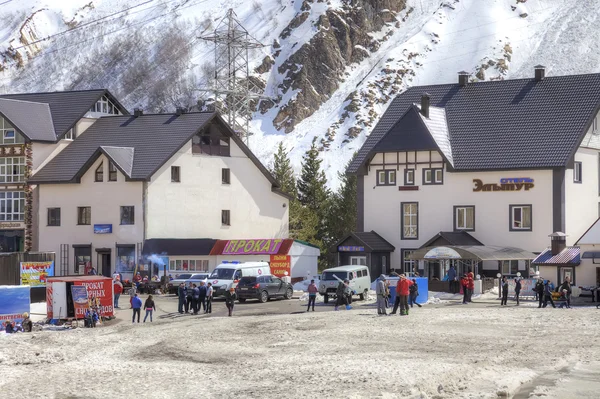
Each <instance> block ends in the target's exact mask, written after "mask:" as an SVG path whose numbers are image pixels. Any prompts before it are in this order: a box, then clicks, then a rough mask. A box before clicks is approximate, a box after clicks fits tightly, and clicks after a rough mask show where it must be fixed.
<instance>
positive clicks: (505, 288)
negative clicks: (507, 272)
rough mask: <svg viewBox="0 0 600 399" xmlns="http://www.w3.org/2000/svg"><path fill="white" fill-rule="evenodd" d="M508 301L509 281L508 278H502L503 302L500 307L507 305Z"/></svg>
mask: <svg viewBox="0 0 600 399" xmlns="http://www.w3.org/2000/svg"><path fill="white" fill-rule="evenodd" d="M507 301H508V279H507V278H506V276H504V277H502V300H501V301H500V306H503V305H506V304H507Z"/></svg>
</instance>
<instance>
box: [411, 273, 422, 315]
mask: <svg viewBox="0 0 600 399" xmlns="http://www.w3.org/2000/svg"><path fill="white" fill-rule="evenodd" d="M412 282H413V283H412V285H411V286H410V288H409V292H410V295H409V297H408V303H409V304H410V307H411V308H412V307H413V304H415V305H417V306H418V307H422V306H421V305H419V304H418V303H417V297H418V296H419V286H418V285H417V280H415V279H414V278H413V279H412Z"/></svg>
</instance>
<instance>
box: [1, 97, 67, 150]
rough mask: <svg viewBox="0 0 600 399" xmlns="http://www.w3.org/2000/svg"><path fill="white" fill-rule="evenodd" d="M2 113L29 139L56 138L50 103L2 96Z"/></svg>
mask: <svg viewBox="0 0 600 399" xmlns="http://www.w3.org/2000/svg"><path fill="white" fill-rule="evenodd" d="M0 115H1V116H2V117H4V118H6V119H7V120H8V121H9V122H10V123H11V124H12V125H13V127H14V128H15V129H17V130H18V131H19V133H21V134H22V135H24V136H25V137H27V138H28V139H29V140H33V141H35V140H41V141H55V140H56V133H55V132H54V125H53V124H52V115H51V114H50V107H49V106H48V104H42V103H32V102H29V101H19V100H10V99H7V98H0Z"/></svg>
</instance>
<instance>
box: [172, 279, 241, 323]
mask: <svg viewBox="0 0 600 399" xmlns="http://www.w3.org/2000/svg"><path fill="white" fill-rule="evenodd" d="M232 289H233V288H232ZM213 293H214V289H213V287H212V284H211V283H207V284H205V283H204V281H201V282H200V285H199V286H198V285H196V284H192V285H191V286H190V287H186V285H185V284H184V283H181V284H179V288H178V289H177V295H178V296H179V305H178V308H177V310H178V312H179V313H180V314H183V313H193V314H195V315H197V314H198V312H199V311H200V310H201V309H202V310H203V311H204V313H212V299H213ZM227 294H230V293H229V292H228V293H227ZM234 294H235V290H234ZM226 297H227V295H226ZM236 299H237V298H236ZM227 308H228V309H229V306H228V307H227ZM232 312H233V305H232V306H231V309H229V315H230V316H231V313H232Z"/></svg>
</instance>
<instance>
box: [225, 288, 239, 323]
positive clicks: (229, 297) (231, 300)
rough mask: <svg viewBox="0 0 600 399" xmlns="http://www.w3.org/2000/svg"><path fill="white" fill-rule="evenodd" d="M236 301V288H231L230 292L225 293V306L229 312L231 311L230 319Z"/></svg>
mask: <svg viewBox="0 0 600 399" xmlns="http://www.w3.org/2000/svg"><path fill="white" fill-rule="evenodd" d="M236 299H237V294H236V293H235V288H233V287H231V288H230V289H229V291H228V292H226V293H225V306H227V310H228V311H229V317H231V315H232V314H233V305H235V300H236Z"/></svg>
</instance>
